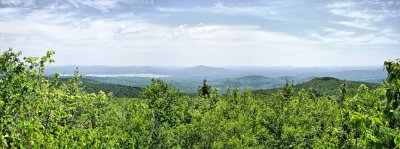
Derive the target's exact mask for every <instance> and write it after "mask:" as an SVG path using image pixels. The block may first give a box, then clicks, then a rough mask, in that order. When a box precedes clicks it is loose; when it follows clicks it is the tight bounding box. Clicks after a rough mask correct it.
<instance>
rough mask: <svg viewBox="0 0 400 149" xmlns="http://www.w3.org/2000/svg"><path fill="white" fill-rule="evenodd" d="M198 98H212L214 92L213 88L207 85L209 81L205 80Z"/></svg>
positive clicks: (199, 90)
mask: <svg viewBox="0 0 400 149" xmlns="http://www.w3.org/2000/svg"><path fill="white" fill-rule="evenodd" d="M197 92H198V96H199V97H204V98H210V94H211V92H212V89H211V86H210V85H208V84H207V79H204V80H203V85H202V86H201V87H199V89H198V91H197Z"/></svg>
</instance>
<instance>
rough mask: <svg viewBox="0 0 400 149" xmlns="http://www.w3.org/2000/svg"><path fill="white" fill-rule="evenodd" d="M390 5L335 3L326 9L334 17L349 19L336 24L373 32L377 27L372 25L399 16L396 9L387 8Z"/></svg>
mask: <svg viewBox="0 0 400 149" xmlns="http://www.w3.org/2000/svg"><path fill="white" fill-rule="evenodd" d="M370 5H372V6H370ZM391 5H392V4H391V2H390V1H389V2H383V1H375V2H372V1H362V2H351V1H346V2H342V1H336V2H333V3H331V4H328V5H327V8H328V9H329V10H328V11H329V12H330V13H332V14H334V15H338V16H343V17H347V18H349V19H351V21H336V23H338V24H341V25H344V26H347V27H353V28H358V29H365V30H375V29H377V27H375V26H374V23H377V22H381V21H384V20H385V19H388V18H395V17H399V16H400V11H399V10H398V7H397V8H394V9H389V8H387V7H389V6H391ZM399 6H400V5H399Z"/></svg>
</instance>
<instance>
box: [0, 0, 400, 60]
mask: <svg viewBox="0 0 400 149" xmlns="http://www.w3.org/2000/svg"><path fill="white" fill-rule="evenodd" d="M138 2H139V1H138ZM147 2H149V3H148V4H151V3H153V2H152V1H147ZM127 3H131V2H127V1H113V2H106V1H83V0H82V1H76V0H75V1H74V0H70V1H68V2H67V3H51V4H48V5H46V6H41V7H39V6H38V7H36V6H35V7H32V6H29V8H25V5H24V4H23V3H19V2H17V1H15V2H14V1H13V2H9V5H14V4H15V5H21V6H20V7H6V8H0V14H3V15H1V16H0V49H1V50H4V49H6V48H8V47H13V48H15V49H17V50H23V52H24V53H25V55H37V56H39V55H42V54H43V53H45V50H48V49H54V50H56V52H57V54H56V59H57V63H56V64H57V65H199V64H203V65H214V66H216V65H220V66H221V65H260V66H315V65H318V66H327V65H358V64H360V65H362V64H380V63H381V62H382V61H383V60H385V59H387V58H388V56H392V55H399V54H400V52H399V51H398V50H397V48H396V46H398V45H399V39H400V38H399V37H400V35H399V34H397V30H394V29H392V30H391V29H388V28H383V29H381V30H372V29H373V28H370V27H375V26H373V25H374V24H373V23H370V24H362V23H364V22H361V23H360V22H356V23H357V24H351V22H352V21H347V20H339V21H337V20H335V21H334V24H340V25H343V26H346V25H347V26H351V25H353V26H352V27H351V28H345V29H336V28H335V27H326V28H324V29H323V30H322V31H321V32H317V31H318V30H317V31H316V32H315V33H313V34H311V35H304V34H300V35H299V34H291V33H290V32H279V31H278V30H274V29H273V28H269V26H268V27H265V26H262V25H259V24H262V23H264V22H261V21H260V22H261V23H259V24H257V23H256V24H253V25H251V24H250V25H238V24H234V23H233V24H232V23H231V24H207V23H205V24H204V23H203V24H198V25H186V24H181V25H171V24H168V25H166V24H163V23H162V21H161V23H160V22H157V21H151V19H148V18H141V17H138V15H137V14H136V12H135V13H130V11H129V10H125V9H124V8H121V7H124V5H123V4H127ZM143 3H145V1H143ZM27 6H28V5H27ZM349 6H350V4H340V5H337V6H335V7H336V8H337V9H339V8H341V9H342V8H346V9H347V7H349ZM88 8H89V9H90V10H92V8H94V10H98V11H104V12H107V11H111V10H113V9H123V10H121V12H120V13H116V12H109V13H101V14H108V15H110V16H107V15H97V14H96V15H92V13H85V12H86V9H88ZM75 9H82V11H79V10H78V11H75ZM157 9H159V10H158V12H151V13H152V15H160V14H163V12H171V13H172V12H176V13H187V12H193V11H195V12H198V13H202V14H207V15H214V14H224V15H245V16H259V17H271V18H274V17H279V15H280V14H279V13H275V12H274V10H275V9H273V8H269V7H265V6H244V5H233V4H231V5H228V4H222V3H215V5H213V6H210V7H196V8H194V9H189V8H165V7H158V8H157ZM349 9H350V8H349ZM352 9H353V7H352ZM72 10H74V11H72ZM96 12H97V11H96ZM153 13H154V14H153ZM368 14H369V13H368ZM143 16H146V17H148V16H147V15H146V14H143ZM352 16H353V17H356V16H357V17H358V18H367V17H371V16H368V15H360V14H357V13H354V14H353V15H352ZM150 17H153V16H150ZM193 17H195V16H193ZM222 17H223V16H222ZM156 18H157V17H156ZM152 19H153V20H154V18H152ZM149 20H150V21H149ZM360 20H363V19H360ZM364 20H376V19H364ZM349 22H350V23H349ZM289 23H290V22H289ZM360 24H361V25H364V26H358V28H363V30H364V29H365V30H367V29H369V30H367V31H366V32H360V31H358V30H354V28H356V25H360ZM282 27H283V28H284V26H282ZM291 27H293V26H291ZM313 31H315V30H313ZM299 32H300V31H299ZM387 47H388V49H385V48H387ZM393 47H395V48H393ZM374 48H375V49H374ZM396 50H397V51H396ZM360 51H361V52H360ZM383 51H384V52H383ZM357 52H359V53H358V54H357ZM360 53H361V54H360ZM382 53H384V54H382ZM360 55H362V56H363V57H361V56H360ZM357 58H358V59H363V58H364V59H366V58H367V59H368V62H366V60H364V61H362V62H363V63H361V62H360V63H358V62H352V61H350V60H353V59H357ZM349 62H352V63H351V64H349Z"/></svg>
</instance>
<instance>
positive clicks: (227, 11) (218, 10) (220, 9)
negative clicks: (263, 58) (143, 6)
mask: <svg viewBox="0 0 400 149" xmlns="http://www.w3.org/2000/svg"><path fill="white" fill-rule="evenodd" d="M156 10H157V11H160V12H201V13H215V14H224V15H248V16H257V17H263V18H275V19H279V18H278V17H274V16H275V15H276V14H277V12H276V11H275V10H274V9H272V8H271V7H265V6H226V5H224V4H223V3H221V2H217V3H214V5H213V6H210V7H200V6H197V7H193V8H168V7H156Z"/></svg>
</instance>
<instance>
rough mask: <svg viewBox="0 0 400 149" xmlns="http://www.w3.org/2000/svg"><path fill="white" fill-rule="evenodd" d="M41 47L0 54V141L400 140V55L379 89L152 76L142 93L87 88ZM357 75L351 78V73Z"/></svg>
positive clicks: (209, 143) (256, 143) (374, 144)
mask: <svg viewBox="0 0 400 149" xmlns="http://www.w3.org/2000/svg"><path fill="white" fill-rule="evenodd" d="M53 54H54V51H48V52H47V54H46V55H45V56H43V57H40V58H39V57H24V58H21V57H20V55H21V53H20V52H19V53H18V52H14V51H12V50H11V49H10V50H7V51H5V52H3V53H2V54H1V55H0V74H1V76H0V130H1V131H0V148H399V147H400V131H399V126H400V121H399V119H400V112H399V108H398V106H399V99H400V62H399V61H398V60H396V61H386V62H384V66H385V67H386V70H387V71H388V73H389V75H388V78H387V80H386V81H385V82H383V83H382V84H381V85H379V86H376V87H374V88H373V89H372V88H371V86H370V87H368V84H367V85H364V84H362V85H360V86H358V87H357V89H356V90H355V91H354V93H352V92H350V91H349V89H348V87H349V85H348V84H347V83H345V82H344V81H343V83H342V84H341V85H340V86H339V87H335V89H337V90H338V92H337V93H335V92H333V93H329V95H328V94H323V93H322V94H320V95H318V96H316V95H315V92H314V91H313V89H304V88H302V89H296V87H295V85H292V84H291V83H290V82H288V83H287V84H286V85H285V87H284V88H281V89H277V90H276V91H274V92H273V93H271V94H269V95H268V96H258V95H257V94H254V93H253V92H252V91H250V90H249V89H245V90H243V91H239V89H237V88H229V89H227V90H226V93H225V94H223V95H221V94H220V93H219V92H220V91H219V90H218V89H216V88H212V87H211V86H209V85H208V84H207V82H206V81H204V83H203V84H200V85H199V86H200V87H199V90H198V96H195V97H192V96H188V95H186V94H185V93H184V92H183V91H181V90H179V89H177V88H175V87H172V86H170V85H168V84H167V83H166V82H164V81H162V80H159V79H153V80H152V82H151V84H150V85H149V86H147V87H146V88H145V89H143V90H142V91H141V95H140V97H139V98H117V97H113V96H112V95H108V94H106V93H105V92H103V91H98V92H97V93H88V91H86V90H85V89H84V87H83V83H82V80H80V78H81V77H80V74H79V71H78V70H76V72H75V75H74V77H72V78H71V79H69V80H67V81H61V80H60V75H59V74H57V73H56V74H55V75H54V77H51V78H49V77H46V76H45V75H44V73H45V71H46V65H47V64H48V63H53V62H55V60H54V59H52V58H51V56H52V55H53ZM349 84H351V83H349Z"/></svg>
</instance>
